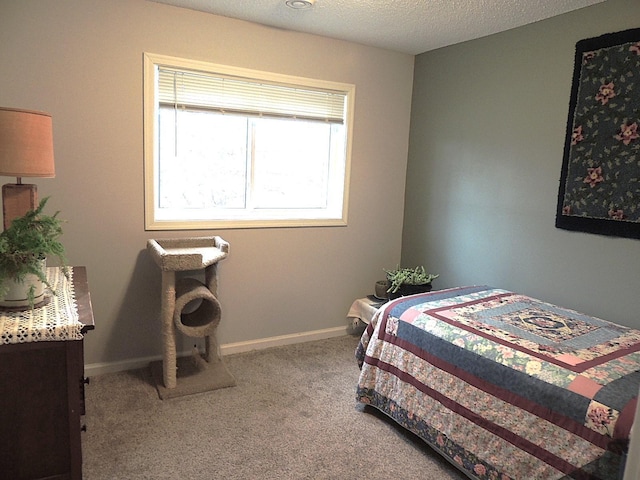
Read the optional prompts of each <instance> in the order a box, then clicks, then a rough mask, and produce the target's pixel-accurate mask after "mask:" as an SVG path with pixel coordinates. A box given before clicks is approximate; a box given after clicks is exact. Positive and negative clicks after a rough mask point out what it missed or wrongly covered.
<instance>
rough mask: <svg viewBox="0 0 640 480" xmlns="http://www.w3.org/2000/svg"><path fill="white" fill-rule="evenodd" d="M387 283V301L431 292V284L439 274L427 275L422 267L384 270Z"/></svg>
mask: <svg viewBox="0 0 640 480" xmlns="http://www.w3.org/2000/svg"><path fill="white" fill-rule="evenodd" d="M385 273H386V274H387V281H388V282H389V288H388V289H387V292H388V293H389V299H391V300H393V299H394V298H398V297H403V296H405V295H413V294H415V293H423V292H428V291H430V290H431V288H432V286H431V282H432V281H433V280H435V279H436V278H438V277H439V276H440V275H439V274H433V273H427V271H426V270H425V268H424V267H423V266H418V267H415V268H401V267H400V266H398V267H397V268H396V269H395V270H385Z"/></svg>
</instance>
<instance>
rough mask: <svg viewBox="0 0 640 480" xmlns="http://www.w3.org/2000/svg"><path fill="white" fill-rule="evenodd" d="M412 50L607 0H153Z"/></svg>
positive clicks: (515, 25)
mask: <svg viewBox="0 0 640 480" xmlns="http://www.w3.org/2000/svg"><path fill="white" fill-rule="evenodd" d="M152 1H156V2H157V3H165V4H168V5H174V6H177V7H184V8H189V9H193V10H200V11H203V12H208V13H214V14H216V15H222V16H225V17H232V18H238V19H241V20H248V21H251V22H255V23H262V24H264V25H269V26H272V27H277V28H283V29H287V30H295V31H300V32H307V33H314V34H317V35H324V36H327V37H333V38H339V39H343V40H349V41H352V42H356V43H362V44H365V45H371V46H375V47H381V48H386V49H389V50H395V51H398V52H404V53H409V54H413V55H416V54H419V53H422V52H426V51H428V50H433V49H436V48H440V47H444V46H447V45H452V44H454V43H459V42H464V41H466V40H472V39H474V38H480V37H484V36H486V35H491V34H493V33H497V32H501V31H504V30H509V29H511V28H515V27H519V26H522V25H526V24H528V23H533V22H536V21H539V20H543V19H545V18H550V17H553V16H556V15H561V14H563V13H566V12H569V11H572V10H577V9H579V8H583V7H586V6H589V5H594V4H596V3H601V2H603V1H605V0H413V1H411V0H316V3H315V6H313V8H311V9H308V10H294V9H291V8H289V7H287V6H286V5H285V0H152Z"/></svg>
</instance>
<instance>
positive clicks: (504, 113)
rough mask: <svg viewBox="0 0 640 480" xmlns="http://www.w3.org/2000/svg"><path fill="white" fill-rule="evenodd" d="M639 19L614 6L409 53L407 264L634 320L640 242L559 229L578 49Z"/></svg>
mask: <svg viewBox="0 0 640 480" xmlns="http://www.w3.org/2000/svg"><path fill="white" fill-rule="evenodd" d="M637 27H640V3H638V2H637V1H636V0H609V1H607V2H604V3H601V4H598V5H595V6H592V7H587V8H584V9H582V10H578V11H575V12H572V13H568V14H565V15H562V16H559V17H555V18H552V19H549V20H545V21H541V22H538V23H535V24H532V25H528V26H525V27H521V28H517V29H514V30H510V31H507V32H503V33H500V34H496V35H492V36H490V37H486V38H482V39H479V40H474V41H470V42H466V43H463V44H458V45H455V46H451V47H447V48H442V49H439V50H436V51H432V52H427V53H424V54H422V55H419V56H417V57H416V64H415V72H414V75H415V79H414V94H413V106H412V119H411V134H410V135H411V136H410V147H409V163H408V170H407V189H406V197H405V202H406V205H405V220H404V231H403V250H402V259H403V264H405V265H410V264H416V263H424V264H425V265H426V266H427V268H428V269H429V270H431V271H433V272H436V273H440V274H441V277H440V278H439V279H438V280H436V283H435V285H436V286H437V287H447V286H455V285H462V284H489V285H493V286H497V287H502V288H507V289H511V290H515V291H518V292H522V293H525V294H529V295H532V296H536V297H538V298H542V299H544V300H547V301H550V302H553V303H559V304H561V305H564V306H567V307H571V308H575V309H577V310H580V311H583V312H587V313H590V314H592V315H596V316H600V317H603V318H606V319H609V320H612V321H615V322H618V323H621V324H625V325H630V326H634V327H636V328H640V314H639V313H638V312H639V311H640V240H632V239H624V238H612V237H604V236H597V235H592V234H585V233H580V232H569V231H565V230H559V229H556V228H555V212H556V200H557V194H558V185H559V179H560V168H561V165H562V155H563V147H564V135H565V128H566V123H567V114H568V102H569V94H570V89H571V78H572V73H573V56H574V52H575V44H576V42H577V41H579V40H581V39H583V38H590V37H595V36H598V35H601V34H604V33H609V32H616V31H620V30H625V29H628V28H637Z"/></svg>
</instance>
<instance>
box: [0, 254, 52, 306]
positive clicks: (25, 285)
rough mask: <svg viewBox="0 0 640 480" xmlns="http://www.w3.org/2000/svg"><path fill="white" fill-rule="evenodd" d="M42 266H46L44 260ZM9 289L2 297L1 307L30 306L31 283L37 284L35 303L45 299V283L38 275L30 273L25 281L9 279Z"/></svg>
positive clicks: (0, 299) (0, 300)
mask: <svg viewBox="0 0 640 480" xmlns="http://www.w3.org/2000/svg"><path fill="white" fill-rule="evenodd" d="M42 268H43V270H44V268H45V262H44V261H43V262H42ZM7 282H8V283H9V290H8V291H7V293H6V294H5V295H4V297H2V298H0V306H1V307H28V306H29V289H30V288H31V285H34V286H35V291H34V293H33V296H34V298H33V303H34V305H37V304H38V303H40V302H42V301H43V300H44V293H45V284H44V283H42V281H41V280H40V279H39V278H38V276H37V275H33V274H29V275H27V276H26V277H25V279H24V282H16V281H14V280H7Z"/></svg>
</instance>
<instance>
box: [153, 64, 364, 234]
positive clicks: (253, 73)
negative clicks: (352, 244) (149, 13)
mask: <svg viewBox="0 0 640 480" xmlns="http://www.w3.org/2000/svg"><path fill="white" fill-rule="evenodd" d="M159 67H169V68H178V69H184V70H194V71H202V72H208V73H217V74H222V75H232V76H238V77H244V78H248V79H252V80H263V81H265V82H270V83H280V84H284V85H287V86H300V87H307V88H313V89H319V90H329V91H339V92H343V93H344V94H345V95H346V103H347V105H346V115H345V119H344V125H345V128H346V139H345V159H344V183H343V185H342V211H341V212H340V214H339V215H335V216H332V217H330V218H327V217H325V218H322V217H316V218H272V219H264V218H262V219H247V218H235V219H206V220H160V219H158V218H156V213H155V208H156V189H157V185H158V175H159V172H157V171H156V165H157V163H156V156H157V154H158V152H157V145H158V126H157V118H158V116H157V113H158V112H157V107H158V92H157V80H156V79H157V70H158V68H159ZM143 77H144V78H143V87H144V98H143V103H144V104H143V108H144V125H143V130H144V131H143V135H144V210H145V230H208V229H232V228H278V227H311V226H323V227H328V226H346V225H347V216H348V203H349V202H348V200H349V184H350V171H351V144H352V137H353V117H354V105H355V85H352V84H347V83H340V82H333V81H327V80H316V79H310V78H306V77H296V76H291V75H283V74H277V73H272V72H265V71H257V70H250V69H246V68H240V67H232V66H227V65H220V64H214V63H209V62H203V61H198V60H190V59H184V58H178V57H172V56H167V55H158V54H153V53H147V52H145V53H144V75H143ZM323 211H324V210H323Z"/></svg>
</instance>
